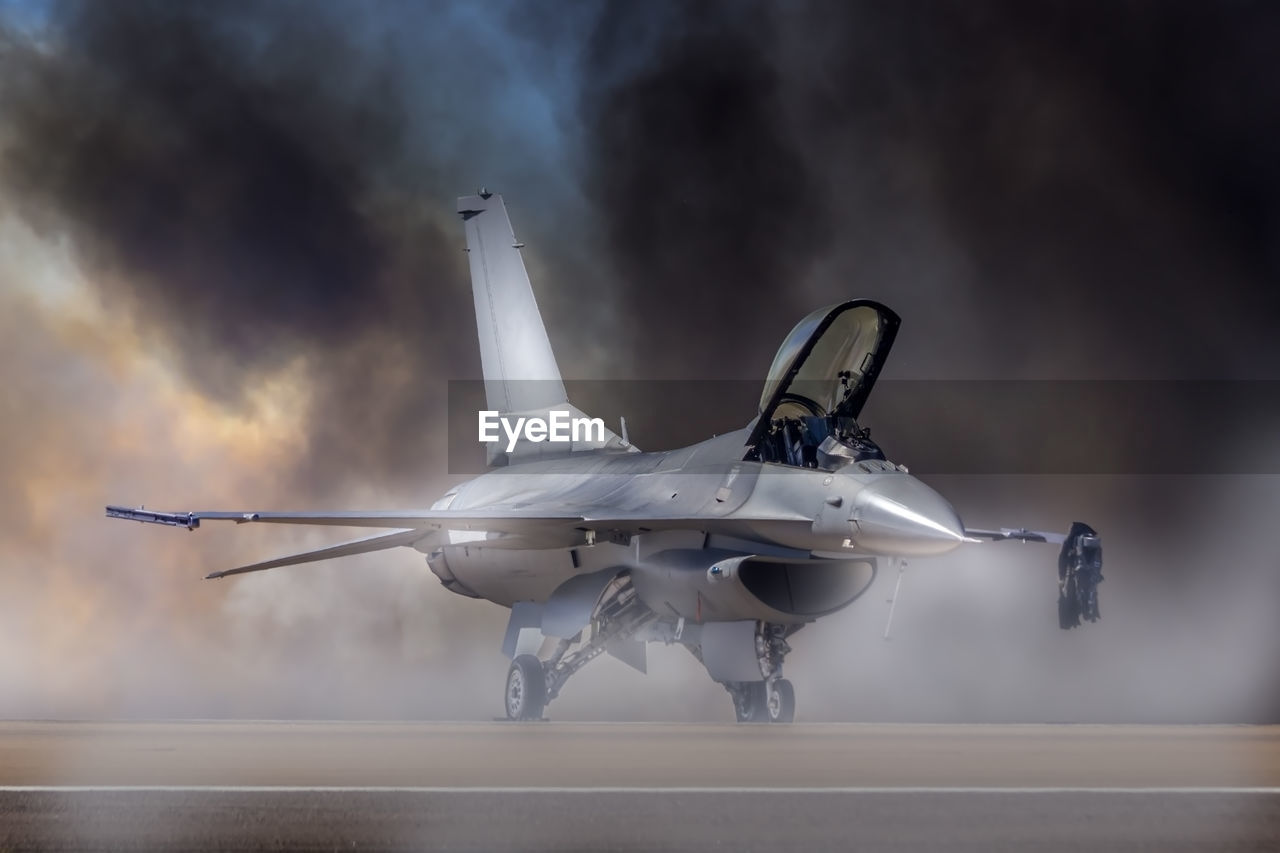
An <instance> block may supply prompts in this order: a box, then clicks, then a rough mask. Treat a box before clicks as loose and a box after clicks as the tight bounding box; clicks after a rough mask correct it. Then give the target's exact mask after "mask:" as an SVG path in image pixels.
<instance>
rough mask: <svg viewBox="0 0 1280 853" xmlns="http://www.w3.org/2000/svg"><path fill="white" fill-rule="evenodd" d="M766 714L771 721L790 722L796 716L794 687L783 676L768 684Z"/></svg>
mask: <svg viewBox="0 0 1280 853" xmlns="http://www.w3.org/2000/svg"><path fill="white" fill-rule="evenodd" d="M768 691H769V694H768V699H767V700H766V702H765V712H766V716H767V717H768V719H769V722H771V723H790V722H791V721H793V720H794V719H795V718H796V689H795V688H794V687H792V686H791V682H790V681H787V680H786V679H785V678H779V679H778V680H777V681H774V682H772V683H771V684H769V685H768Z"/></svg>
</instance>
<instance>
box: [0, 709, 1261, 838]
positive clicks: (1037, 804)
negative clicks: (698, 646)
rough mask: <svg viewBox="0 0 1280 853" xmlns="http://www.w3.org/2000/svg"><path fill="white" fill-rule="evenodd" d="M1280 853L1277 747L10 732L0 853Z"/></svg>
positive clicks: (764, 729) (23, 726)
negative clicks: (374, 852) (443, 852)
mask: <svg viewBox="0 0 1280 853" xmlns="http://www.w3.org/2000/svg"><path fill="white" fill-rule="evenodd" d="M944 847H945V848H946V849H948V850H973V851H978V850H983V851H986V850H1000V849H1006V850H1012V849H1017V850H1043V851H1057V850H1063V851H1066V850H1085V849H1087V850H1091V851H1094V850H1135V851H1136V850H1162V851H1163V850H1251V851H1253V850H1280V727H1250V726H1224V727H1217V726H1191V727H1145V726H1119V727H1117V726H897V725H795V726H760V725H646V724H579V723H527V724H512V723H489V724H471V723H467V724H442V723H321V722H216V723H213V722H165V723H41V722H13V723H0V851H4V853H8V851H17V850H27V849H55V850H72V849H84V850H103V849H152V850H194V849H219V850H247V849H264V848H265V849H277V850H318V849H327V850H333V849H361V850H369V849H405V850H414V849H448V850H584V851H585V850H707V849H726V850H735V851H755V850H780V849H781V850H835V849H841V850H843V849H866V850H879V849H891V850H896V851H913V850H935V849H939V848H944Z"/></svg>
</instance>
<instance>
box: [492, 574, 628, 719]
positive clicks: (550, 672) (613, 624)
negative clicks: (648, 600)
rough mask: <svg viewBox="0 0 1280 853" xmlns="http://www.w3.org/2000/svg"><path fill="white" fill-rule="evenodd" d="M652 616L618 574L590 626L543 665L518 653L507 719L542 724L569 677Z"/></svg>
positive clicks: (512, 671) (509, 687)
mask: <svg viewBox="0 0 1280 853" xmlns="http://www.w3.org/2000/svg"><path fill="white" fill-rule="evenodd" d="M652 619H653V614H652V613H651V612H650V611H649V609H648V608H647V607H645V606H644V605H643V604H642V603H641V602H640V598H639V596H637V595H636V591H635V588H634V587H632V586H631V577H630V576H629V575H627V574H621V575H619V576H618V577H617V578H615V579H614V581H613V582H612V583H610V584H609V586H607V587H605V591H604V592H603V593H602V594H601V596H600V603H599V604H598V605H597V606H596V612H595V613H594V614H593V616H592V619H591V624H590V625H588V626H587V627H586V628H583V629H582V630H581V631H579V632H578V634H577V635H576V636H574V637H572V638H571V639H568V640H561V641H560V642H559V643H557V644H556V647H555V649H554V651H552V653H551V657H550V658H548V659H547V660H546V661H542V660H539V659H538V657H537V656H536V655H518V656H517V657H516V659H515V660H513V661H512V662H511V668H510V669H509V670H507V690H506V695H505V697H504V699H505V705H506V710H507V718H508V719H511V720H541V719H542V712H543V710H544V709H545V708H546V707H547V705H548V704H550V702H551V700H552V699H555V698H556V697H557V696H559V695H560V690H561V688H563V687H564V685H565V682H566V681H568V680H569V676H571V675H573V674H574V673H575V672H577V671H578V670H580V669H582V668H583V667H584V666H586V665H587V664H588V663H589V662H590V661H592V660H594V659H595V658H597V657H599V656H600V655H601V654H603V653H604V652H605V650H606V649H607V648H608V645H609V643H610V642H612V641H614V640H625V639H628V638H630V637H632V636H634V635H635V633H636V632H637V631H638V630H640V629H641V628H642V627H643V626H644V625H645V623H647V622H649V621H651V620H652Z"/></svg>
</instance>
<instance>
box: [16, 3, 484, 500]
mask: <svg viewBox="0 0 1280 853" xmlns="http://www.w3.org/2000/svg"><path fill="white" fill-rule="evenodd" d="M304 6H305V8H304ZM334 11H335V10H332V9H331V10H314V9H312V7H310V6H309V5H307V4H302V5H286V4H276V3H253V2H243V3H234V4H224V5H219V6H216V7H215V6H205V5H201V4H177V3H163V2H156V3H148V2H125V3H121V4H118V5H110V6H107V5H103V4H100V3H85V4H70V5H67V6H64V7H60V8H59V15H58V17H57V19H56V21H57V24H58V26H57V28H56V30H55V33H56V39H55V42H54V46H53V47H54V49H53V50H52V51H50V52H45V51H40V50H38V49H36V48H35V47H33V46H30V45H17V46H15V47H14V48H13V49H12V50H11V51H10V53H9V55H8V56H7V57H6V58H5V66H6V69H7V70H8V71H9V73H6V74H5V78H6V80H7V81H8V82H7V83H6V84H5V86H4V104H5V108H6V109H5V125H6V127H5V130H6V138H7V141H8V144H7V145H6V146H5V149H4V160H3V167H4V174H5V177H6V183H7V184H8V186H9V188H10V191H11V192H12V193H13V195H14V196H15V197H16V200H17V203H18V204H19V205H20V207H21V209H23V210H25V211H26V212H27V213H28V215H30V216H32V217H35V218H37V219H38V221H40V222H42V223H44V225H45V227H46V228H48V229H50V230H59V229H63V228H66V229H69V230H70V231H71V233H72V234H73V236H74V241H75V246H76V248H77V250H78V252H79V253H80V255H81V257H82V258H83V262H84V263H85V264H86V265H88V266H90V267H92V268H94V269H95V270H97V271H99V278H98V279H97V280H98V282H99V283H100V285H101V286H102V288H103V294H102V297H103V299H104V300H105V301H106V302H107V303H108V304H110V305H112V306H113V309H115V310H119V311H121V312H124V313H127V314H130V315H133V316H135V317H137V318H138V319H139V320H141V321H142V322H143V323H144V324H145V325H146V328H147V329H149V330H150V331H151V332H153V333H155V334H156V335H158V336H159V337H160V339H161V343H162V345H164V346H166V347H171V348H172V349H173V351H174V354H175V356H176V358H177V359H178V361H179V364H180V367H181V369H182V370H183V372H184V373H185V374H186V375H187V376H188V377H189V380H190V381H191V382H193V383H194V384H195V385H196V386H197V387H199V388H201V389H203V390H204V391H205V392H206V393H208V394H210V395H213V396H214V397H217V398H221V399H223V400H224V401H227V402H229V403H235V402H236V400H237V397H238V395H239V394H240V393H241V392H242V390H243V389H244V388H245V387H246V384H247V379H251V378H253V377H254V376H255V375H256V374H258V373H259V372H260V371H265V370H270V369H276V368H280V367H281V366H283V365H284V364H286V363H288V362H290V361H292V360H294V359H297V358H299V357H303V358H305V359H306V360H307V368H308V372H309V373H310V374H312V375H314V376H315V377H317V379H318V382H317V384H316V387H317V389H318V394H317V398H316V399H315V400H314V401H313V410H312V411H311V413H310V414H311V418H310V422H311V424H312V427H311V433H310V434H309V435H307V436H300V437H299V438H300V440H305V441H307V442H308V444H309V446H310V447H311V449H312V453H311V454H310V463H309V464H308V465H307V466H306V469H305V470H304V471H301V472H299V475H300V476H301V477H303V481H304V482H305V483H306V484H307V485H309V486H310V487H312V488H318V489H320V490H322V491H330V490H332V489H333V487H334V486H335V485H337V484H338V483H341V482H343V481H344V480H346V478H348V477H349V476H350V475H351V474H352V473H353V472H369V473H370V474H372V475H373V476H375V477H377V478H379V479H380V480H382V481H384V482H386V481H388V480H395V479H397V478H398V477H401V476H405V475H409V474H417V475H421V473H422V472H423V471H424V469H425V466H426V463H427V461H428V460H427V459H425V458H424V456H423V454H424V453H425V450H424V448H423V444H424V436H423V435H421V434H420V431H421V430H423V428H424V426H425V425H426V424H427V423H428V412H429V409H428V407H427V406H426V405H425V404H426V400H425V399H424V398H425V396H426V390H425V389H424V388H423V387H422V385H421V384H418V383H417V382H415V379H419V378H421V376H422V370H423V366H425V365H433V366H435V369H437V370H441V373H442V374H447V373H448V372H449V368H451V367H452V366H454V365H456V368H453V369H459V370H464V371H465V370H467V369H469V368H470V367H471V362H472V361H473V360H474V359H473V356H472V352H471V351H472V350H473V349H474V344H473V340H474V336H473V334H472V333H470V330H469V329H467V327H466V326H462V325H456V324H454V325H445V326H439V327H433V326H432V324H431V323H430V321H429V318H430V317H432V316H436V315H437V312H443V313H448V314H454V313H458V314H462V313H464V312H465V311H467V310H468V309H467V305H468V304H469V298H468V296H467V291H466V280H465V277H464V272H463V270H462V266H461V264H460V263H459V260H460V258H459V253H458V252H456V250H455V241H454V239H453V235H452V234H446V233H445V232H443V231H442V230H441V228H440V227H439V225H437V222H438V221H439V220H440V219H441V218H442V217H439V216H437V215H436V214H437V211H434V210H431V211H428V210H426V209H425V206H424V205H423V204H422V203H421V201H420V200H418V199H412V198H408V197H406V196H405V195H404V194H402V193H397V192H395V188H394V182H395V180H396V179H398V178H399V177H400V176H401V174H402V173H401V172H400V171H399V170H400V169H403V168H404V165H403V164H404V162H405V161H404V157H405V152H404V146H405V144H406V139H407V134H406V131H405V127H404V126H405V123H406V118H405V116H406V114H407V111H408V109H409V107H408V96H407V93H406V75H405V73H404V70H403V69H402V68H400V67H399V66H398V65H397V63H396V61H395V60H394V58H391V57H389V56H387V55H386V54H384V53H382V52H380V51H379V44H378V43H377V39H371V40H370V43H367V44H362V43H360V42H359V41H358V40H357V39H355V38H353V37H352V35H351V34H350V33H349V32H348V31H347V30H346V29H345V28H344V26H343V22H342V21H340V20H339V19H338V18H337V17H336V16H334V15H333V14H332V13H333V12H334ZM414 166H415V168H416V169H418V170H419V171H418V173H417V174H416V175H415V179H414V181H413V184H414V185H415V186H422V185H423V184H424V183H429V182H430V180H431V179H432V178H433V177H434V175H433V173H432V169H431V166H430V164H429V163H428V162H424V161H415V162H414ZM424 173H425V174H424ZM442 212H444V213H447V212H448V209H447V208H445V209H444V211H442ZM442 368H444V369H442ZM369 435H376V436H378V441H377V442H376V444H371V443H369V442H367V441H362V440H361V439H362V437H364V436H369ZM371 447H376V448H377V449H376V452H369V451H368V450H367V449H366V448H371Z"/></svg>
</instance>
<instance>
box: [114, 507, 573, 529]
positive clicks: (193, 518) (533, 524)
mask: <svg viewBox="0 0 1280 853" xmlns="http://www.w3.org/2000/svg"><path fill="white" fill-rule="evenodd" d="M107 517H108V518H123V519H125V520H127V521H143V522H149V523H151V524H167V525H171V526H173V527H185V528H187V529H188V530H195V529H196V528H197V527H199V526H200V522H201V521H234V522H236V523H237V524H246V523H250V522H258V523H262V524H315V525H326V526H332V527H395V528H401V529H403V528H410V529H413V530H492V531H500V532H505V533H524V532H533V531H536V530H539V529H541V528H544V527H546V526H547V525H557V524H563V523H566V522H568V523H571V524H572V523H575V522H582V521H585V519H584V517H583V516H581V515H577V514H571V513H566V514H547V513H545V512H529V511H525V510H485V511H483V513H481V514H477V513H473V512H468V511H465V510H461V511H459V510H455V511H450V510H387V511H373V512H224V511H221V510H218V511H214V510H197V511H195V512H156V511H154V510H149V509H143V508H138V509H133V508H131V507H123V506H109V507H107Z"/></svg>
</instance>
